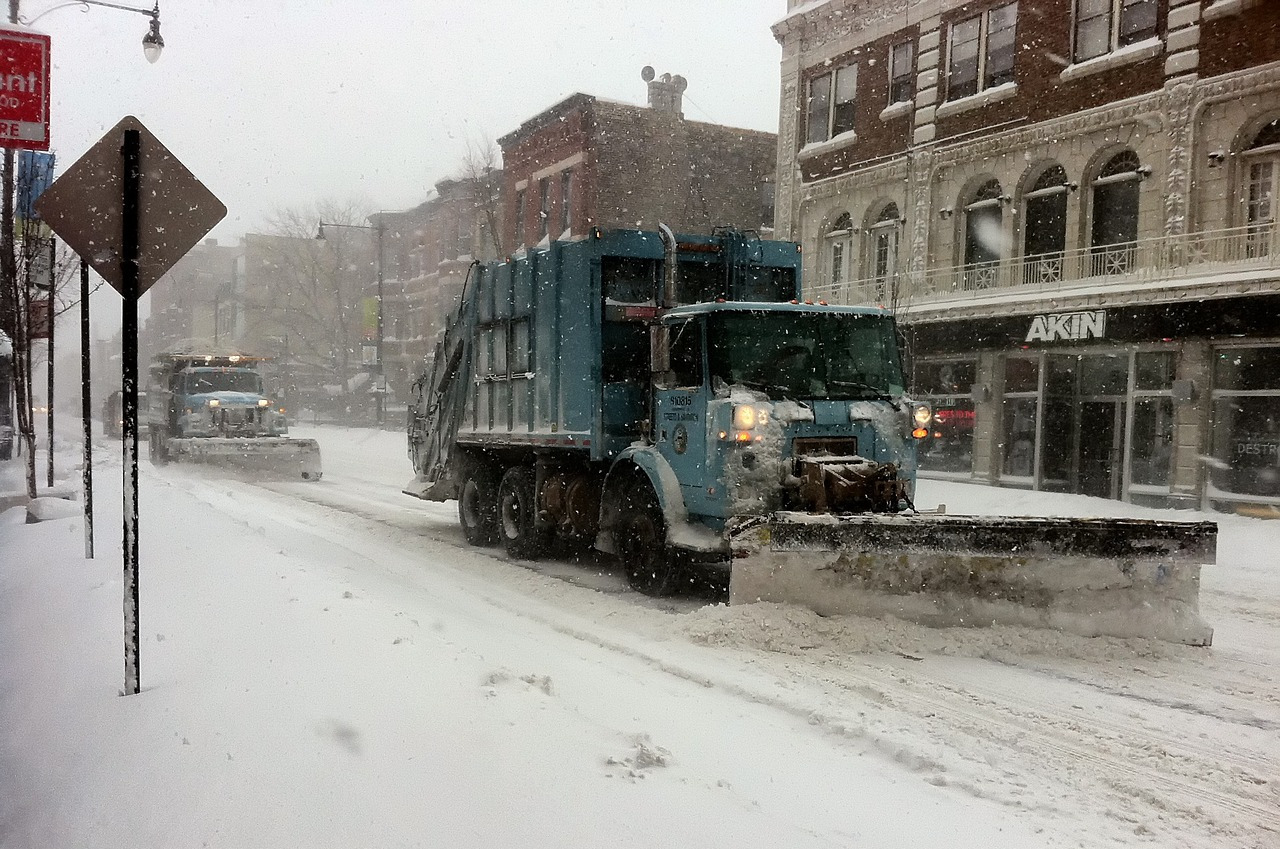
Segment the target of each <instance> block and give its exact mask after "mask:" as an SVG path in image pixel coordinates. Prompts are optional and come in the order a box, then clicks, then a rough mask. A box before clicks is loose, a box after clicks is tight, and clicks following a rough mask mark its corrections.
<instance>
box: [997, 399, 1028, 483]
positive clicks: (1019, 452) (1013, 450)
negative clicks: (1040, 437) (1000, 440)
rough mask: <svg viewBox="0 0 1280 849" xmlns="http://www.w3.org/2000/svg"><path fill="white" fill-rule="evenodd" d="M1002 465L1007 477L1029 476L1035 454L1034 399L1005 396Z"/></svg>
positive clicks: (1002, 471)
mask: <svg viewBox="0 0 1280 849" xmlns="http://www.w3.org/2000/svg"><path fill="white" fill-rule="evenodd" d="M1003 447H1004V465H1003V467H1002V468H1001V470H1000V471H1001V473H1002V474H1003V475H1005V476H1009V477H1020V478H1030V477H1031V474H1032V470H1033V469H1034V463H1035V454H1036V399H1035V398H1006V399H1005V402H1004V446H1003Z"/></svg>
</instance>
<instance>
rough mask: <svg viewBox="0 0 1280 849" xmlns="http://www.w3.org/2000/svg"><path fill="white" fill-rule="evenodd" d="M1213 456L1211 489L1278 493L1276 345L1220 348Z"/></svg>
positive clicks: (1279, 367) (1279, 362)
mask: <svg viewBox="0 0 1280 849" xmlns="http://www.w3.org/2000/svg"><path fill="white" fill-rule="evenodd" d="M1213 456H1214V459H1215V460H1217V461H1218V462H1217V463H1214V464H1213V465H1212V467H1211V471H1210V482H1211V483H1212V485H1213V487H1214V488H1215V489H1218V490H1221V491H1223V492H1226V493H1234V494H1238V495H1256V496H1264V497H1266V496H1270V497H1276V496H1280V348H1241V349H1231V350H1220V351H1218V353H1217V356H1216V358H1215V360H1214V392H1213Z"/></svg>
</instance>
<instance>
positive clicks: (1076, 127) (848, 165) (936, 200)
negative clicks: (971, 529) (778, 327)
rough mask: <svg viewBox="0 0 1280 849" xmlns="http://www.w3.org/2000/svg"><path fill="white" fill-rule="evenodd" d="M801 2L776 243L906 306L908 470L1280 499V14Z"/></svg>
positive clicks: (856, 298) (822, 291)
mask: <svg viewBox="0 0 1280 849" xmlns="http://www.w3.org/2000/svg"><path fill="white" fill-rule="evenodd" d="M789 7H790V8H791V12H790V14H788V15H787V16H786V17H784V18H783V20H781V21H779V22H778V23H777V24H776V25H775V26H774V29H773V31H774V34H775V36H776V37H777V38H778V40H779V41H780V42H781V44H782V47H783V60H782V109H781V119H782V120H781V127H780V133H779V135H780V143H779V157H778V175H779V176H778V207H777V227H778V233H779V235H780V236H782V237H787V238H794V239H796V240H798V241H800V242H802V243H803V246H804V249H805V254H804V256H805V262H806V265H805V279H806V291H807V292H808V293H811V294H812V295H814V296H818V295H822V296H826V297H828V298H831V299H833V300H834V301H836V302H846V303H860V304H868V303H876V304H884V305H886V306H890V307H893V308H895V309H896V310H897V311H898V313H899V316H900V319H901V322H902V324H903V326H904V327H905V329H906V331H907V339H908V345H909V350H910V353H911V355H912V363H913V372H912V374H913V384H914V391H915V392H916V394H917V395H918V396H920V397H924V398H928V399H929V400H931V401H932V402H933V403H934V405H935V409H936V410H937V414H936V420H935V426H934V428H933V435H932V436H931V437H929V438H928V439H927V440H926V442H925V443H924V445H923V452H922V458H921V466H922V470H923V474H924V475H926V476H928V475H937V476H951V477H955V478H959V479H974V480H978V481H984V482H993V483H999V484H1001V485H1006V486H1018V487H1027V488H1034V489H1041V490H1055V491H1065V492H1075V493H1085V494H1090V495H1098V496H1103V497H1108V498H1118V499H1124V500H1127V501H1134V502H1144V503H1154V504H1174V505H1185V506H1199V505H1201V504H1211V505H1215V506H1219V507H1224V508H1227V507H1230V506H1231V505H1233V504H1237V503H1240V502H1268V503H1274V504H1280V244H1278V243H1277V228H1276V226H1275V223H1274V222H1275V216H1276V204H1277V196H1278V191H1280V185H1278V184H1277V181H1278V180H1280V4H1277V3H1274V2H1263V0H1018V2H1009V0H977V1H976V2H975V0H857V2H855V0H828V2H812V0H810V2H797V1H796V0H791V2H790V3H789Z"/></svg>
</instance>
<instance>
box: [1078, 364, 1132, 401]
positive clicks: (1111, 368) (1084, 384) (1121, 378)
mask: <svg viewBox="0 0 1280 849" xmlns="http://www.w3.org/2000/svg"><path fill="white" fill-rule="evenodd" d="M1128 386H1129V355H1128V354H1093V355H1090V356H1087V357H1080V394H1081V395H1082V396H1086V397H1097V396H1100V395H1124V394H1125V392H1126V391H1127V389H1128Z"/></svg>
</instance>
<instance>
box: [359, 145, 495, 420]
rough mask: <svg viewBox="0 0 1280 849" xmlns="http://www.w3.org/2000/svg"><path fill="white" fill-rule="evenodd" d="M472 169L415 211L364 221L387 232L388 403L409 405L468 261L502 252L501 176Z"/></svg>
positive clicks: (483, 167) (484, 167)
mask: <svg viewBox="0 0 1280 849" xmlns="http://www.w3.org/2000/svg"><path fill="white" fill-rule="evenodd" d="M474 170H475V171H476V173H474V174H467V175H464V176H462V177H456V178H449V179H444V180H440V181H439V182H437V183H436V184H435V192H434V194H433V196H432V197H431V198H430V199H428V200H426V201H424V202H423V203H421V204H419V205H418V206H416V207H414V208H413V209H410V210H406V211H404V212H379V213H377V214H376V215H373V216H370V221H372V222H373V223H374V225H375V226H377V224H378V223H379V222H381V223H383V224H384V225H385V226H386V228H387V229H386V238H387V253H386V257H385V262H386V279H385V280H384V284H383V288H384V291H383V309H384V314H383V346H382V349H383V359H384V363H385V374H386V377H387V391H388V392H389V393H390V398H391V399H392V401H393V402H394V403H403V402H405V401H407V399H408V394H409V389H410V386H411V385H412V384H413V381H414V380H415V379H416V378H417V377H418V376H419V375H420V374H421V373H422V371H423V364H424V362H425V361H426V358H427V357H429V356H430V355H431V353H432V351H433V350H434V347H435V344H436V341H437V339H438V338H439V334H440V332H441V330H442V329H443V327H444V324H445V321H446V320H447V318H448V316H449V315H451V314H452V313H453V311H454V310H455V309H456V308H457V303H458V299H459V298H460V296H461V293H462V286H463V283H464V281H465V280H466V276H467V272H468V270H469V269H470V267H471V264H472V262H473V261H477V260H478V261H481V262H486V261H489V260H492V259H497V258H498V257H499V256H500V255H501V253H502V250H501V241H500V238H499V235H500V234H499V227H500V224H501V221H502V209H501V198H500V196H499V187H500V186H501V184H502V170H501V169H500V168H496V167H493V166H492V165H488V164H479V165H477V166H476V167H475V169H474Z"/></svg>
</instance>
